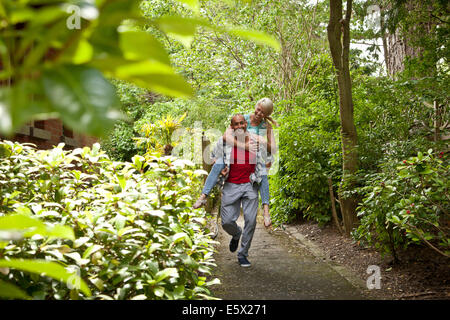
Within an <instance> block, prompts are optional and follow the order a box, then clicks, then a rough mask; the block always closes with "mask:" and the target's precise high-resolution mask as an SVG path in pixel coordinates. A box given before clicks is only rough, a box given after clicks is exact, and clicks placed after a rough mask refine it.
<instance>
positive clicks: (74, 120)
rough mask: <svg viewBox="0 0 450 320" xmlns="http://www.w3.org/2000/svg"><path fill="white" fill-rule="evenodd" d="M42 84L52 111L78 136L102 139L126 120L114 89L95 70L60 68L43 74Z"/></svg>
mask: <svg viewBox="0 0 450 320" xmlns="http://www.w3.org/2000/svg"><path fill="white" fill-rule="evenodd" d="M43 84H44V91H45V94H46V96H47V98H48V100H49V101H50V103H51V105H52V107H53V108H54V109H55V110H56V111H58V112H59V114H60V116H61V118H62V120H63V121H64V123H65V124H67V125H68V126H69V127H71V128H74V129H76V130H77V131H78V132H83V133H87V134H91V135H94V136H99V137H101V136H104V134H105V133H106V130H108V129H110V128H112V126H113V124H114V122H115V120H117V119H120V118H122V117H123V116H121V115H120V113H119V111H118V110H119V107H120V104H119V100H118V98H117V96H116V93H115V89H114V87H113V86H112V85H111V84H110V83H109V82H108V81H107V80H106V79H105V78H104V77H103V75H102V74H101V73H100V71H98V70H96V69H93V68H88V67H85V66H75V65H63V66H59V67H56V68H53V69H50V70H46V71H45V72H44V74H43Z"/></svg>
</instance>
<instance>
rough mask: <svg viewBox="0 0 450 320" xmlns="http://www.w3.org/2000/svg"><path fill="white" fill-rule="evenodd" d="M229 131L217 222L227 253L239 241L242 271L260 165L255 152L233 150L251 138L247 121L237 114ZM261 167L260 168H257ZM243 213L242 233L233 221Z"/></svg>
mask: <svg viewBox="0 0 450 320" xmlns="http://www.w3.org/2000/svg"><path fill="white" fill-rule="evenodd" d="M231 127H232V129H233V130H234V138H235V145H234V146H229V145H228V144H227V147H226V148H225V150H224V152H225V156H226V160H225V163H226V164H227V165H229V167H226V168H225V169H224V171H223V173H225V174H228V178H227V179H226V182H225V185H224V187H223V190H222V203H221V210H220V211H221V218H222V227H223V229H224V230H225V231H226V232H227V233H228V234H229V235H231V236H232V238H231V241H230V246H229V248H230V251H231V252H235V251H236V250H237V247H238V244H239V239H241V248H240V249H239V251H238V254H237V256H238V262H239V264H240V265H241V266H242V267H250V266H251V263H250V262H249V261H248V259H247V257H248V251H249V249H250V245H251V243H252V239H253V234H254V232H255V228H256V215H257V209H258V184H257V183H254V182H260V181H261V178H260V176H259V170H260V169H259V168H260V167H261V166H262V164H264V161H260V160H259V154H258V153H257V152H249V151H247V150H245V149H241V148H238V147H237V142H238V141H239V142H245V143H248V142H249V140H250V139H251V134H250V133H248V132H247V121H246V120H245V118H244V116H243V115H241V114H237V115H235V116H233V118H232V119H231ZM261 163H262V164H261ZM241 205H242V209H243V212H244V221H245V225H244V230H242V228H240V227H239V226H238V225H237V223H236V220H237V219H238V218H239V215H240V209H241Z"/></svg>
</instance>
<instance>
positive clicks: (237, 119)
mask: <svg viewBox="0 0 450 320" xmlns="http://www.w3.org/2000/svg"><path fill="white" fill-rule="evenodd" d="M231 128H232V129H233V130H234V134H235V135H236V136H242V135H243V134H245V131H247V121H245V118H244V116H243V115H240V114H238V115H236V116H234V117H233V119H232V120H231Z"/></svg>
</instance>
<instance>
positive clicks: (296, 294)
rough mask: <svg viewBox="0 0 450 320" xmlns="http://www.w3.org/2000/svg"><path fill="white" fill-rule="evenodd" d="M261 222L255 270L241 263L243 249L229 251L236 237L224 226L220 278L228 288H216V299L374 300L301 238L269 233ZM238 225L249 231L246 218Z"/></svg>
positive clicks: (253, 253)
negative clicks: (310, 249)
mask: <svg viewBox="0 0 450 320" xmlns="http://www.w3.org/2000/svg"><path fill="white" fill-rule="evenodd" d="M258 220H259V221H258V224H257V227H256V230H255V234H254V237H253V242H252V246H251V248H250V251H249V257H248V259H249V261H250V262H251V263H252V266H251V267H250V268H243V267H241V266H240V265H239V264H238V262H237V251H236V252H234V253H232V252H230V251H229V249H228V245H229V242H230V239H231V237H230V236H229V235H228V234H227V233H226V232H225V231H224V230H223V229H222V227H221V226H220V227H219V235H218V237H217V239H216V240H217V241H219V242H220V245H218V246H217V248H216V249H217V253H216V254H215V259H216V264H217V268H216V269H215V273H214V276H215V277H218V278H219V279H220V280H221V282H222V284H220V285H215V286H213V287H211V291H212V295H213V296H215V297H218V298H221V299H225V300H338V299H349V300H350V299H351V300H353V299H368V297H367V296H366V295H365V294H364V292H363V290H361V289H360V288H357V287H355V286H353V285H352V284H351V283H350V282H349V281H348V280H347V279H346V278H344V277H343V276H341V275H340V274H339V273H338V272H336V271H335V270H333V268H331V267H330V266H329V265H328V264H327V263H325V262H323V261H321V260H320V259H318V258H316V257H314V256H313V255H312V254H311V253H310V252H308V251H307V250H306V249H304V248H303V247H302V246H301V245H300V244H299V242H298V240H295V239H293V238H291V237H289V236H288V235H287V234H286V233H285V232H283V231H267V230H266V229H265V228H264V226H263V224H262V223H261V220H262V219H261V217H260V216H258ZM238 224H239V225H240V226H241V227H243V224H244V221H243V217H242V215H241V216H240V217H239V220H238ZM239 245H240V243H239Z"/></svg>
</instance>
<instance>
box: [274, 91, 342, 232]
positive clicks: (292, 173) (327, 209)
mask: <svg viewBox="0 0 450 320" xmlns="http://www.w3.org/2000/svg"><path fill="white" fill-rule="evenodd" d="M280 122H282V124H283V125H282V127H281V128H280V147H279V152H280V167H279V171H278V173H277V175H276V176H274V177H272V178H271V180H270V183H271V189H272V190H276V192H272V194H273V196H272V200H271V201H272V204H273V210H272V211H273V217H274V221H276V222H279V223H280V222H289V221H292V220H294V219H295V218H296V217H298V216H299V215H300V216H301V217H303V218H307V219H311V220H315V221H317V222H319V223H321V224H323V223H326V222H328V221H330V219H331V203H330V198H329V192H328V176H333V178H336V177H337V178H339V175H340V171H341V168H340V142H339V119H338V113H337V110H336V107H335V106H333V105H330V104H328V102H327V101H326V100H318V101H315V102H312V103H310V104H309V106H308V107H305V108H301V109H300V108H299V109H297V110H295V111H293V112H292V113H291V114H289V115H287V116H284V117H283V118H282V119H280Z"/></svg>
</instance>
